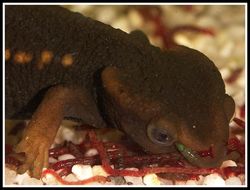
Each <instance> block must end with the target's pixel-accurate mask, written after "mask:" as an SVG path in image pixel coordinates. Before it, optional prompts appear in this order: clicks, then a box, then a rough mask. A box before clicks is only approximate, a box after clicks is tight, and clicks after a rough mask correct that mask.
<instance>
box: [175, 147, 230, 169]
mask: <svg viewBox="0 0 250 190" xmlns="http://www.w3.org/2000/svg"><path fill="white" fill-rule="evenodd" d="M175 145H176V147H177V149H178V151H179V152H180V153H181V154H182V155H183V156H184V157H185V158H186V159H187V160H188V161H189V163H190V164H192V165H195V166H198V167H205V168H206V167H207V168H209V167H217V166H220V165H221V163H222V161H223V160H224V159H223V158H224V157H225V154H226V151H224V150H226V146H225V148H223V147H219V146H216V147H215V146H213V147H212V146H211V147H210V148H209V149H208V150H204V151H195V150H193V149H192V148H190V147H187V146H185V145H184V144H182V143H180V142H176V143H175ZM224 153H225V154H224Z"/></svg>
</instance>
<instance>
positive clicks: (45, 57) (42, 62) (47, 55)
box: [38, 50, 54, 70]
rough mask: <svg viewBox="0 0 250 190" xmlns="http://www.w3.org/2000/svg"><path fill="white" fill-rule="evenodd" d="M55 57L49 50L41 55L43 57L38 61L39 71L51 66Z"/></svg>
mask: <svg viewBox="0 0 250 190" xmlns="http://www.w3.org/2000/svg"><path fill="white" fill-rule="evenodd" d="M53 56H54V55H53V53H52V51H47V50H45V51H43V52H42V53H41V57H40V59H39V61H38V69H40V70H41V69H43V68H44V66H45V65H47V64H49V63H50V62H51V61H52V59H53Z"/></svg>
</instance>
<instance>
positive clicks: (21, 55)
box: [14, 51, 32, 64]
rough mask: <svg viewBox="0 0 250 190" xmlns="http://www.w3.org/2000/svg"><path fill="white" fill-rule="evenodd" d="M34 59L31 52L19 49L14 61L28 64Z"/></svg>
mask: <svg viewBox="0 0 250 190" xmlns="http://www.w3.org/2000/svg"><path fill="white" fill-rule="evenodd" d="M31 60H32V55H31V53H27V52H24V51H18V52H17V53H16V54H15V55H14V62H15V63H17V64H26V63H29V62H30V61H31Z"/></svg>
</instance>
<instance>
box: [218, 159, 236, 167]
mask: <svg viewBox="0 0 250 190" xmlns="http://www.w3.org/2000/svg"><path fill="white" fill-rule="evenodd" d="M226 167H237V164H236V163H235V162H234V161H233V160H226V161H224V162H223V163H222V164H221V166H220V168H226Z"/></svg>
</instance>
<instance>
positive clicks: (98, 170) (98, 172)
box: [92, 165, 109, 177]
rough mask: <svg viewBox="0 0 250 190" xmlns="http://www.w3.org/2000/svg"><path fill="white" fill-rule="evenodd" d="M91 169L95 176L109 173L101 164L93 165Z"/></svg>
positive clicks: (105, 175)
mask: <svg viewBox="0 0 250 190" xmlns="http://www.w3.org/2000/svg"><path fill="white" fill-rule="evenodd" d="M92 171H93V175H94V176H96V175H100V176H104V177H107V176H109V174H108V173H107V172H106V171H105V170H104V169H103V167H102V166H101V165H95V166H93V168H92Z"/></svg>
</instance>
